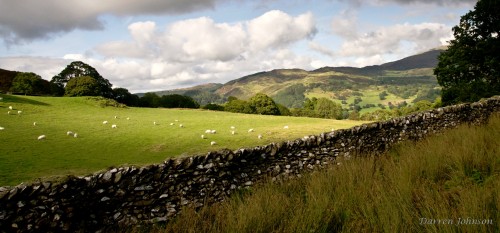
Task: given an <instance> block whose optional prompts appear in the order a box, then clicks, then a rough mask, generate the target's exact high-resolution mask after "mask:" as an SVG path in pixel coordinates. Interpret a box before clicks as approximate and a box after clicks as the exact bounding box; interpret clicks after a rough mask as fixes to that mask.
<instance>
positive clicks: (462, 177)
mask: <svg viewBox="0 0 500 233" xmlns="http://www.w3.org/2000/svg"><path fill="white" fill-rule="evenodd" d="M464 135H466V136H464ZM498 138H500V116H499V115H497V116H496V117H494V118H493V119H492V120H491V121H490V123H489V124H488V125H485V126H482V127H469V126H461V127H459V128H458V129H454V130H450V131H448V132H446V133H444V134H442V135H438V136H432V137H428V138H427V139H425V140H423V141H420V142H418V143H413V142H406V143H404V144H401V145H399V146H397V147H395V148H393V149H392V150H390V151H389V152H388V153H386V154H384V155H381V156H380V157H376V158H373V157H370V158H357V159H352V160H344V161H339V162H340V164H339V165H333V166H332V167H330V168H329V169H326V170H323V171H321V172H315V173H313V174H309V175H306V176H304V177H303V178H300V179H294V180H289V181H286V182H283V183H280V184H277V183H274V184H273V183H265V184H263V185H261V186H258V187H254V188H252V189H251V190H248V191H242V192H240V193H239V194H237V195H234V196H233V197H232V198H231V199H229V200H228V201H226V202H224V203H221V204H217V205H213V206H210V207H204V208H203V209H201V210H200V211H198V212H195V211H194V210H193V209H184V210H183V213H182V214H181V215H180V216H179V217H178V218H177V219H176V220H174V221H173V222H171V223H169V224H168V225H166V226H161V227H160V226H159V227H157V228H155V229H153V231H152V232H499V231H500V225H499V221H500V211H498V210H499V209H500V179H499V177H500V141H499V140H498Z"/></svg>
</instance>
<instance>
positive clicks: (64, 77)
mask: <svg viewBox="0 0 500 233" xmlns="http://www.w3.org/2000/svg"><path fill="white" fill-rule="evenodd" d="M82 76H88V77H91V78H93V79H95V81H96V82H97V84H98V85H97V89H96V91H97V93H98V95H99V96H102V97H106V98H113V90H112V89H111V87H112V85H111V83H110V82H109V81H108V80H107V79H105V78H103V77H102V76H101V75H100V74H99V72H97V70H96V69H94V67H92V66H90V65H87V64H85V63H83V62H81V61H74V62H71V63H70V64H69V65H68V66H66V68H64V70H62V71H61V73H59V74H58V75H56V76H54V77H52V80H51V82H52V83H55V84H57V85H58V86H59V87H62V88H65V87H66V85H67V83H68V82H69V81H70V80H71V79H73V78H77V77H82ZM65 95H66V96H70V95H68V94H65Z"/></svg>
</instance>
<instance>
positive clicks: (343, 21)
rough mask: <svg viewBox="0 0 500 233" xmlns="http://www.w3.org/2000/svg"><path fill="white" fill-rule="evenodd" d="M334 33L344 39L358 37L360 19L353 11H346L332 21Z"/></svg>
mask: <svg viewBox="0 0 500 233" xmlns="http://www.w3.org/2000/svg"><path fill="white" fill-rule="evenodd" d="M332 31H333V32H334V33H335V34H336V35H338V36H341V37H343V38H346V39H353V38H356V37H358V17H357V15H356V12H355V11H353V10H344V11H342V12H340V14H339V15H338V16H335V17H334V18H333V20H332Z"/></svg>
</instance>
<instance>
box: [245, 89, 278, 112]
mask: <svg viewBox="0 0 500 233" xmlns="http://www.w3.org/2000/svg"><path fill="white" fill-rule="evenodd" d="M249 103H250V106H252V108H253V109H255V112H256V113H257V114H262V115H280V110H279V108H278V106H277V105H276V103H275V102H274V100H273V99H272V98H271V97H269V96H267V95H266V94H263V93H257V94H256V95H254V96H253V97H252V98H250V100H249Z"/></svg>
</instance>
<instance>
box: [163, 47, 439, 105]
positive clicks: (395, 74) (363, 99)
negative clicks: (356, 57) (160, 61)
mask: <svg viewBox="0 0 500 233" xmlns="http://www.w3.org/2000/svg"><path fill="white" fill-rule="evenodd" d="M442 51H443V48H439V49H434V50H431V51H427V52H424V53H421V54H417V55H413V56H409V57H406V58H403V59H400V60H397V61H393V62H388V63H384V64H381V65H374V66H366V67H362V68H357V67H323V68H319V69H316V70H312V71H306V70H302V69H276V70H271V71H265V72H258V73H255V74H251V75H247V76H244V77H241V78H238V79H235V80H232V81H229V82H227V83H225V84H213V83H212V84H205V85H199V86H195V87H190V88H183V89H176V90H168V91H160V92H156V93H157V94H159V95H164V94H183V95H189V96H191V97H193V98H194V99H195V100H197V101H198V102H199V103H200V104H202V105H203V104H206V103H209V102H214V103H223V102H224V101H225V100H226V99H227V97H229V96H234V97H237V98H239V99H248V98H250V97H252V96H253V95H255V94H256V93H259V92H261V93H265V94H266V95H268V96H271V97H272V98H273V99H274V100H275V101H276V102H278V103H280V104H283V105H285V106H287V107H301V106H302V104H303V101H304V99H305V98H306V97H308V98H312V97H316V98H320V97H326V98H330V99H333V100H335V101H337V102H339V103H342V104H343V106H344V107H345V108H350V109H352V108H357V109H358V110H361V109H363V111H373V110H376V109H377V108H380V107H381V105H383V106H386V107H390V106H391V105H395V104H401V103H403V104H404V102H405V101H406V103H411V102H412V101H418V100H429V101H433V100H434V99H435V98H436V97H437V96H438V95H439V87H438V85H437V80H436V78H435V76H434V74H433V69H434V67H435V66H436V65H437V63H438V60H437V57H438V55H439V54H440V53H441V52H442ZM383 92H385V94H387V95H385V94H384V93H383ZM381 95H385V97H382V98H381V97H380V96H381Z"/></svg>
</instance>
